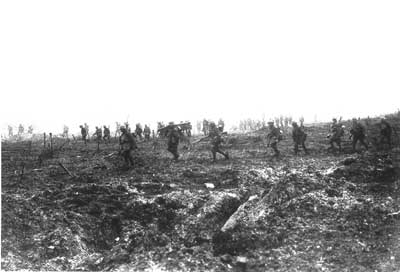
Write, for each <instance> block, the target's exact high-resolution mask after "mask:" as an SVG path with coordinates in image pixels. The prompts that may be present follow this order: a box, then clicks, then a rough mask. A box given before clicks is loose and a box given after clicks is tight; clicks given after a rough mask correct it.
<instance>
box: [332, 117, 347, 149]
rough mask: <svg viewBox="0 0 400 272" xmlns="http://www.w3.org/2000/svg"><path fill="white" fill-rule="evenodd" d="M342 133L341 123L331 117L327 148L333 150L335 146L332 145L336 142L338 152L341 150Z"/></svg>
mask: <svg viewBox="0 0 400 272" xmlns="http://www.w3.org/2000/svg"><path fill="white" fill-rule="evenodd" d="M343 134H344V130H343V126H342V124H340V123H338V122H337V120H336V118H333V119H332V125H331V134H329V135H328V138H330V139H329V143H330V145H331V146H330V147H329V148H328V150H334V149H335V146H334V145H333V144H334V143H336V144H337V145H338V147H339V152H341V151H342V144H341V143H342V136H343Z"/></svg>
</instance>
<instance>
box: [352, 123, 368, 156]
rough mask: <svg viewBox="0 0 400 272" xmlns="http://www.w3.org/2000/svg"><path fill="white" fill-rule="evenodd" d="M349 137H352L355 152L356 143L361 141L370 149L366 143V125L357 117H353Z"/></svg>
mask: <svg viewBox="0 0 400 272" xmlns="http://www.w3.org/2000/svg"><path fill="white" fill-rule="evenodd" d="M349 139H352V140H353V141H352V147H353V152H355V151H356V145H357V142H358V141H360V143H361V144H362V145H363V146H365V149H367V150H368V145H367V144H366V143H365V141H364V139H365V128H364V126H363V125H362V124H361V123H359V122H358V121H357V119H356V118H353V120H352V126H351V129H350V137H349Z"/></svg>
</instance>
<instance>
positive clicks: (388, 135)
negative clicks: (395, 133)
mask: <svg viewBox="0 0 400 272" xmlns="http://www.w3.org/2000/svg"><path fill="white" fill-rule="evenodd" d="M392 130H393V129H392V126H391V125H390V124H389V123H388V122H387V121H386V120H383V119H382V120H381V131H380V132H381V139H380V144H381V146H383V145H384V144H385V143H387V144H388V145H389V148H391V147H392Z"/></svg>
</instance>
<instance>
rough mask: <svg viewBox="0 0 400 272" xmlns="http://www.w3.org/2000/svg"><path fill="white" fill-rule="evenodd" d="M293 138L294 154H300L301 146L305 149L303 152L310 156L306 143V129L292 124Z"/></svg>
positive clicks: (294, 123)
mask: <svg viewBox="0 0 400 272" xmlns="http://www.w3.org/2000/svg"><path fill="white" fill-rule="evenodd" d="M292 127H293V130H292V138H293V142H294V154H297V153H298V152H299V145H301V146H302V147H303V150H304V152H305V153H306V154H308V151H307V148H306V145H305V142H306V139H307V134H306V133H305V132H304V129H303V128H302V127H299V125H298V124H297V123H296V122H293V123H292Z"/></svg>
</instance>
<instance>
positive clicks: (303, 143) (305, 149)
mask: <svg viewBox="0 0 400 272" xmlns="http://www.w3.org/2000/svg"><path fill="white" fill-rule="evenodd" d="M301 146H302V147H303V149H304V152H305V153H306V154H308V150H307V148H306V143H305V141H302V142H301Z"/></svg>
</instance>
